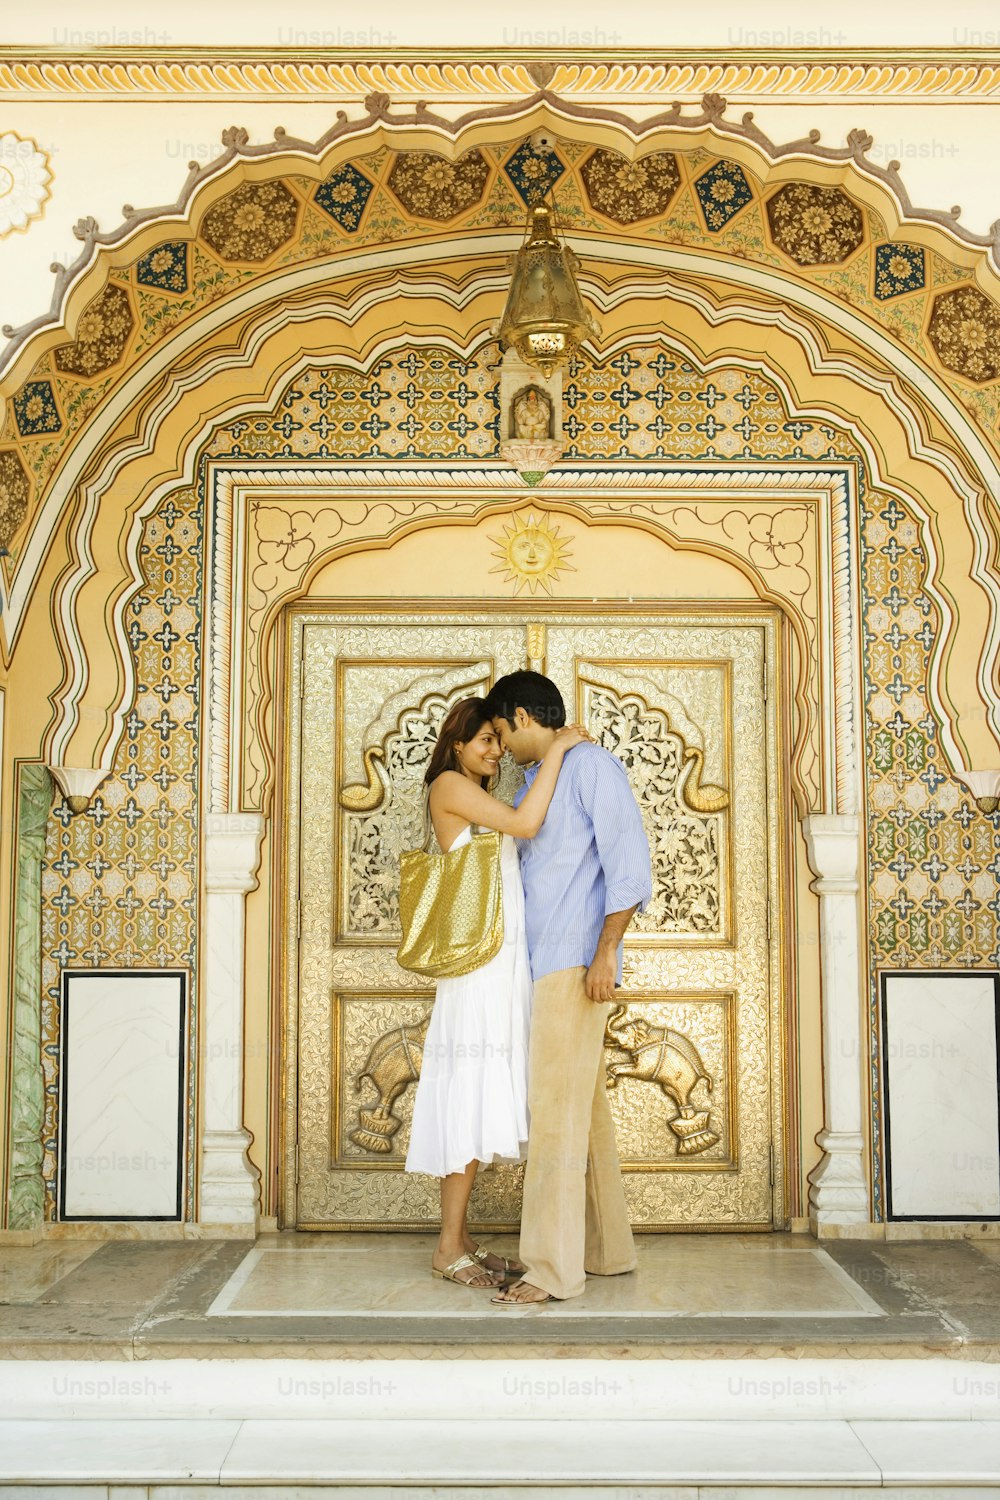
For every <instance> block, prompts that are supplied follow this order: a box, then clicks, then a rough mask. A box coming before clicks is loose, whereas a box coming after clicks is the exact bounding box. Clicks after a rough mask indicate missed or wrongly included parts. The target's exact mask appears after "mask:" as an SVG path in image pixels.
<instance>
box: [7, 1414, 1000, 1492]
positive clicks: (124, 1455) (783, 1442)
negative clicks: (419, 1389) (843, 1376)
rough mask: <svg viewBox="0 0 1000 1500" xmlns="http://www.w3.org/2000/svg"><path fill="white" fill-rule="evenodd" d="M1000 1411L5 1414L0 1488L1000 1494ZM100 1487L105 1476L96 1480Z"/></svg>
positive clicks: (209, 1490)
mask: <svg viewBox="0 0 1000 1500" xmlns="http://www.w3.org/2000/svg"><path fill="white" fill-rule="evenodd" d="M998 1484H1000V1422H899V1421H888V1422H873V1421H857V1422H844V1421H826V1422H816V1421H798V1422H789V1421H756V1422H752V1421H739V1422H736V1421H730V1422H720V1421H712V1420H706V1421H700V1422H691V1421H662V1420H660V1421H657V1420H647V1421H635V1420H628V1419H623V1420H618V1421H608V1420H605V1419H601V1420H594V1421H590V1422H587V1423H580V1422H573V1421H562V1422H560V1421H553V1420H547V1419H545V1420H537V1421H523V1420H514V1421H511V1420H509V1419H507V1418H505V1417H504V1416H503V1414H498V1415H497V1416H496V1417H495V1418H493V1419H492V1420H490V1421H481V1420H475V1421H468V1420H463V1419H462V1417H461V1412H460V1409H459V1412H458V1413H457V1414H456V1417H455V1418H446V1419H441V1418H438V1419H436V1420H428V1421H422V1422H421V1421H412V1420H406V1419H403V1420H397V1419H394V1418H391V1417H384V1416H383V1417H379V1416H372V1417H369V1418H368V1419H367V1420H365V1421H337V1420H327V1421H322V1420H315V1419H301V1420H298V1421H289V1420H260V1419H256V1418H253V1419H248V1420H244V1421H238V1420H228V1421H225V1420H201V1421H195V1420H183V1419H176V1418H175V1419H165V1420H151V1419H148V1418H147V1419H134V1420H122V1419H107V1420H101V1421H97V1420H92V1419H90V1420H84V1419H77V1420H65V1419H60V1420H48V1421H21V1422H11V1421H0V1495H8V1496H9V1495H19V1496H21V1497H22V1500H27V1497H29V1496H30V1497H31V1500H48V1497H51V1500H55V1497H56V1496H58V1497H60V1500H62V1497H66V1496H69V1495H74V1496H83V1495H89V1496H91V1497H92V1500H98V1497H102V1496H103V1497H106V1500H140V1497H143V1500H146V1497H155V1500H194V1497H195V1496H201V1495H206V1496H207V1495H208V1494H210V1493H212V1494H214V1495H224V1496H228V1497H233V1496H237V1495H239V1494H241V1492H242V1493H245V1494H246V1496H247V1497H248V1500H249V1497H250V1496H251V1495H252V1496H253V1497H254V1500H262V1497H264V1496H266V1495H268V1494H270V1495H273V1496H274V1497H276V1500H277V1497H278V1496H281V1497H283V1500H293V1497H294V1500H306V1497H309V1500H319V1496H320V1495H322V1494H323V1493H324V1492H326V1493H329V1494H334V1493H336V1494H337V1496H338V1497H339V1500H346V1496H347V1495H349V1494H351V1493H355V1494H357V1495H361V1494H363V1495H364V1496H365V1500H375V1496H377V1495H378V1493H379V1488H381V1489H382V1490H383V1491H384V1492H385V1493H386V1495H387V1496H388V1495H391V1497H392V1500H402V1497H404V1496H407V1495H410V1494H411V1493H412V1494H413V1496H414V1497H415V1500H416V1497H417V1496H418V1495H421V1496H423V1497H424V1500H429V1496H430V1494H433V1495H442V1496H448V1497H451V1500H470V1497H471V1496H473V1495H477V1494H480V1493H481V1494H484V1495H485V1494H490V1495H491V1500H498V1497H499V1496H504V1497H506V1496H508V1495H510V1494H517V1495H518V1496H519V1497H524V1500H529V1497H532V1496H534V1497H536V1500H541V1497H543V1496H546V1495H550V1494H552V1492H553V1489H554V1488H555V1487H558V1494H559V1497H560V1500H566V1497H567V1495H572V1494H574V1493H578V1494H581V1495H586V1496H588V1497H590V1500H596V1497H598V1496H602V1495H603V1496H605V1497H610V1496H612V1495H613V1496H614V1497H615V1500H626V1497H627V1500H641V1497H645V1496H647V1495H648V1496H650V1497H653V1496H656V1497H657V1500H671V1497H674V1500H679V1497H681V1496H684V1497H690V1500H694V1497H696V1496H697V1497H698V1500H702V1497H708V1496H715V1497H717V1500H722V1497H723V1496H740V1497H749V1496H754V1495H760V1496H763V1495H765V1494H766V1495H769V1496H773V1495H775V1494H778V1495H782V1496H795V1495H809V1494H825V1495H826V1496H827V1497H828V1500H829V1497H830V1496H831V1494H837V1495H843V1496H846V1495H848V1494H850V1495H852V1496H853V1495H857V1494H874V1493H875V1492H876V1491H884V1489H885V1488H887V1487H891V1488H892V1489H893V1493H894V1495H895V1496H896V1497H897V1500H900V1497H901V1496H904V1495H907V1494H911V1495H914V1496H916V1495H920V1496H921V1497H923V1500H931V1497H939V1496H944V1495H951V1494H956V1495H957V1494H961V1495H963V1496H964V1497H965V1500H970V1497H973V1496H975V1495H976V1494H977V1493H978V1494H980V1495H985V1494H992V1495H996V1493H997V1486H998ZM95 1487H99V1488H95Z"/></svg>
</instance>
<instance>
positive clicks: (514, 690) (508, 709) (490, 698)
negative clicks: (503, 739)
mask: <svg viewBox="0 0 1000 1500" xmlns="http://www.w3.org/2000/svg"><path fill="white" fill-rule="evenodd" d="M519 708H523V709H524V711H525V713H526V714H528V716H529V717H530V718H532V719H534V720H535V722H536V723H537V724H541V725H542V726H543V727H544V728H545V729H561V728H562V727H563V725H564V724H565V722H566V705H565V704H564V703H563V700H562V694H561V693H560V691H559V689H558V688H557V687H556V685H555V683H554V682H553V681H552V679H551V678H549V677H543V676H542V674H541V672H510V673H509V674H508V675H507V676H506V677H501V678H500V681H499V682H497V683H495V684H494V686H493V687H492V688H491V689H490V691H489V692H488V693H487V695H486V711H487V713H488V714H489V715H490V717H491V718H493V719H506V720H507V723H508V724H509V725H510V727H511V728H512V729H513V727H514V714H515V712H516V710H517V709H519Z"/></svg>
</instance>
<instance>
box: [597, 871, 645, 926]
mask: <svg viewBox="0 0 1000 1500" xmlns="http://www.w3.org/2000/svg"><path fill="white" fill-rule="evenodd" d="M652 894H653V892H652V888H651V887H650V886H649V884H648V883H646V882H645V881H639V880H628V879H626V880H616V881H615V883H614V885H609V886H608V887H607V889H606V890H605V893H604V915H605V916H606V917H607V916H610V914H611V913H612V912H613V911H628V910H629V908H630V907H633V906H637V907H638V908H639V910H640V911H645V910H646V907H647V906H648V905H649V900H650V897H651V896H652Z"/></svg>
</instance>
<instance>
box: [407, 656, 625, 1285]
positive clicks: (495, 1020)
mask: <svg viewBox="0 0 1000 1500" xmlns="http://www.w3.org/2000/svg"><path fill="white" fill-rule="evenodd" d="M504 751H509V752H510V754H511V755H512V756H513V758H514V760H515V761H516V762H517V763H518V765H520V766H523V767H525V784H524V786H523V787H522V788H521V789H520V791H519V792H518V795H517V797H516V799H515V806H514V807H507V806H506V804H504V803H502V802H500V801H499V800H498V799H497V798H496V797H493V796H491V795H490V793H489V791H488V790H487V788H488V786H489V784H490V783H491V782H492V780H493V778H494V777H495V776H496V773H497V769H498V766H499V762H500V756H501V755H502V754H503V752H504ZM425 781H426V783H427V785H428V787H429V811H430V817H431V821H432V823H433V827H434V832H435V835H436V837H437V840H438V843H439V844H440V846H441V848H442V849H443V850H446V851H447V850H449V849H452V848H455V847H456V846H457V845H458V844H459V843H461V842H462V841H467V840H468V839H470V838H471V837H472V830H473V827H474V826H479V827H481V828H489V829H495V830H497V831H499V832H500V833H502V834H504V835H505V837H504V839H503V841H502V851H501V878H502V885H503V911H504V942H503V947H502V948H501V949H500V951H499V952H498V953H497V954H496V956H495V957H494V958H492V959H491V960H490V961H489V962H488V963H487V964H485V965H484V966H483V967H481V968H478V969H475V970H474V971H473V972H472V973H470V974H466V975H464V976H462V977H460V978H450V979H442V980H440V981H439V982H438V988H437V994H436V997H435V1003H434V1010H433V1014H432V1016H431V1024H430V1028H429V1030H428V1032H427V1037H426V1041H425V1043H424V1055H423V1066H422V1070H421V1075H420V1082H419V1084H418V1087H417V1095H416V1099H415V1101H414V1109H413V1128H412V1133H411V1137H410V1148H409V1153H408V1155H407V1159H406V1168H407V1171H411V1172H426V1173H430V1174H431V1175H433V1176H435V1177H440V1179H441V1236H440V1239H439V1241H438V1245H437V1248H436V1251H435V1254H434V1258H433V1263H432V1265H433V1270H434V1274H435V1275H438V1276H441V1277H443V1278H444V1279H446V1280H449V1281H457V1282H460V1283H463V1284H465V1285H467V1286H471V1287H477V1288H482V1289H484V1290H488V1289H493V1290H495V1291H496V1292H497V1295H496V1296H495V1297H494V1298H493V1301H495V1302H503V1303H507V1304H523V1303H532V1302H547V1301H549V1300H551V1299H563V1298H567V1297H578V1296H579V1295H580V1294H581V1293H582V1292H583V1290H584V1287H585V1284H586V1275H587V1273H590V1274H592V1275H596V1276H614V1275H618V1274H619V1273H621V1272H624V1271H631V1270H633V1269H634V1267H635V1253H634V1248H633V1244H632V1231H631V1229H630V1227H629V1221H628V1214H627V1211H626V1207H625V1196H624V1192H623V1189H622V1181H621V1172H620V1169H619V1165H618V1149H617V1146H616V1143H615V1134H614V1125H613V1122H612V1119H611V1110H610V1106H609V1104H608V1100H607V1094H606V1090H605V1080H604V1069H603V1067H602V1058H603V1048H604V1028H605V1023H606V1021H607V1017H608V1014H609V1011H610V1005H611V1001H612V1000H613V997H614V990H615V985H616V984H617V983H620V981H621V963H622V955H621V944H622V937H623V935H624V933H625V929H626V928H627V927H628V924H629V922H630V921H631V919H632V917H633V915H634V913H635V912H636V911H637V910H640V909H641V908H642V907H643V906H644V905H645V903H646V902H647V900H648V899H649V896H650V892H651V878H650V864H649V846H648V843H647V841H646V836H645V832H644V830H643V826H642V820H641V818H640V815H639V809H638V807H637V806H636V803H635V799H634V797H633V795H632V791H631V788H630V787H629V784H628V779H627V777H626V775H625V771H624V769H623V767H622V765H621V764H620V762H619V761H617V760H616V759H615V757H614V756H613V755H611V754H609V752H608V751H606V750H604V749H602V748H601V747H600V746H598V745H596V744H594V743H593V741H592V740H591V739H590V737H589V736H588V734H587V732H586V730H584V729H581V728H580V727H579V726H576V725H573V726H569V727H567V726H566V713H565V708H564V705H563V701H562V698H561V696H560V694H559V690H558V688H557V687H556V685H555V683H553V682H551V681H550V680H549V678H547V677H543V676H541V675H540V674H539V673H537V672H514V673H512V674H511V675H510V676H508V677H503V678H501V679H500V681H499V682H498V683H497V684H496V686H495V687H494V688H493V689H492V691H491V692H490V693H489V695H488V697H486V698H466V699H463V700H462V701H461V702H460V703H457V704H456V705H455V706H454V707H453V708H452V710H451V712H450V713H449V714H448V716H447V718H446V719H445V721H444V723H443V725H442V726H441V732H440V735H439V737H438V741H437V744H436V746H435V750H434V754H433V756H432V758H431V762H430V765H429V767H428V770H427V774H426V777H425ZM529 1127H530V1128H529ZM525 1151H526V1152H527V1164H526V1167H525V1174H524V1197H523V1204H522V1211H521V1238H520V1261H519V1262H515V1263H513V1264H512V1263H510V1262H508V1261H507V1260H506V1259H505V1258H504V1257H502V1256H499V1255H495V1254H493V1253H492V1252H490V1251H488V1250H487V1249H486V1248H485V1247H484V1246H481V1245H476V1243H475V1241H474V1240H473V1239H472V1237H471V1236H470V1234H469V1231H468V1227H467V1223H466V1212H467V1208H468V1203H469V1196H470V1194H471V1192H472V1186H473V1182H474V1181H475V1175H476V1171H477V1169H478V1167H479V1164H480V1162H492V1161H497V1160H518V1159H520V1158H523V1157H524V1155H525ZM511 1274H514V1275H516V1276H518V1277H519V1278H520V1279H519V1280H517V1281H516V1283H515V1284H514V1285H511V1286H507V1287H506V1288H505V1289H504V1283H505V1279H506V1278H507V1277H509V1276H510V1275H511Z"/></svg>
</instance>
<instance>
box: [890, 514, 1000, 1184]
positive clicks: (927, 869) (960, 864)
mask: <svg viewBox="0 0 1000 1500" xmlns="http://www.w3.org/2000/svg"><path fill="white" fill-rule="evenodd" d="M862 539H863V540H862V573H861V578H862V590H863V597H862V606H863V628H864V663H865V737H866V757H865V759H866V778H867V815H868V915H869V930H870V946H871V957H870V972H871V993H870V1006H871V1014H870V1022H871V1025H870V1036H871V1044H872V1045H871V1054H870V1059H869V1064H870V1077H871V1099H872V1123H873V1136H874V1140H875V1142H876V1165H877V1166H878V1164H879V1150H878V1146H879V1142H880V1141H881V1117H880V1110H881V1095H880V1087H879V1054H878V1009H877V1007H878V970H879V969H880V968H894V969H906V968H932V969H974V968H995V967H997V966H998V965H1000V943H998V917H1000V896H998V892H1000V817H997V816H993V817H990V818H987V817H984V815H983V814H982V813H980V812H979V811H978V809H977V808H976V806H975V803H974V802H972V801H971V799H970V797H969V795H968V792H967V790H966V789H965V787H964V786H963V785H962V783H961V782H959V781H957V780H956V779H955V778H954V777H953V776H952V775H951V773H950V772H949V770H948V768H947V766H946V765H945V764H944V763H943V757H942V754H941V748H940V744H939V740H938V725H937V720H936V719H935V717H934V714H933V713H932V712H931V710H930V707H929V704H928V699H927V672H928V663H929V660H930V655H931V652H932V650H933V647H934V642H935V637H936V633H937V629H938V619H937V615H936V611H935V609H934V607H933V606H932V604H931V601H930V600H929V599H928V598H927V595H926V594H925V593H924V592H923V583H924V579H925V578H926V576H927V558H926V554H925V552H924V550H923V548H922V547H921V545H920V540H919V532H918V529H917V524H916V521H915V519H914V517H913V516H912V515H911V514H910V512H909V511H908V510H907V509H906V508H905V507H904V506H903V505H902V504H901V503H900V502H899V501H898V500H897V499H895V498H891V499H886V498H885V497H884V496H877V495H869V496H867V497H866V498H865V500H864V502H863V507H862ZM875 1186H876V1195H877V1198H878V1204H879V1208H880V1209H881V1173H880V1172H876V1180H875Z"/></svg>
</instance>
